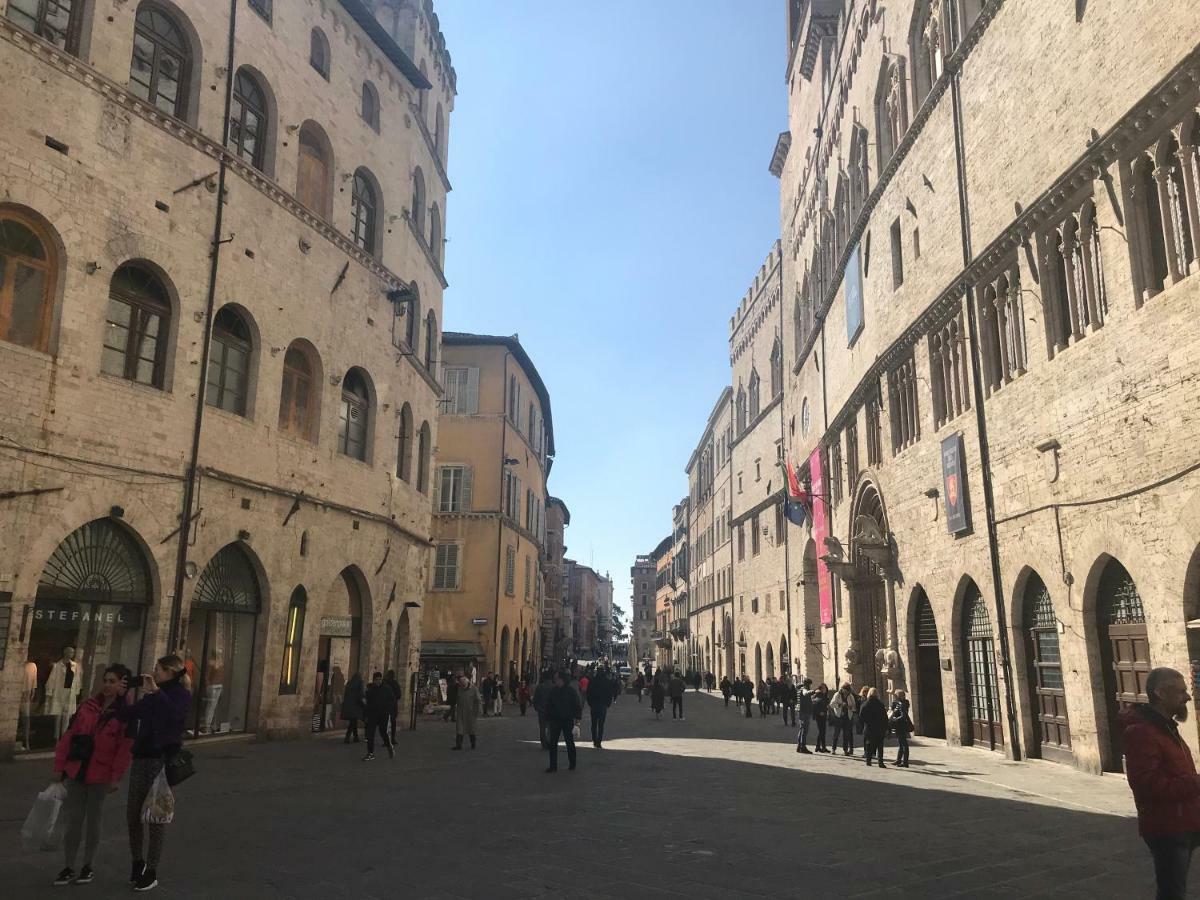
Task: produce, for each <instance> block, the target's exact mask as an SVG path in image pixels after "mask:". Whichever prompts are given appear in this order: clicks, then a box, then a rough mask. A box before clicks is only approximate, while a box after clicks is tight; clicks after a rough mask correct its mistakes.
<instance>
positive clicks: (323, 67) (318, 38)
mask: <svg viewBox="0 0 1200 900" xmlns="http://www.w3.org/2000/svg"><path fill="white" fill-rule="evenodd" d="M308 46H309V49H308V62H309V64H310V65H311V66H312V67H313V68H314V69H316V70H317V72H319V73H320V75H321V77H322V78H324V79H325V80H326V81H328V80H329V40H328V39H327V38H326V37H325V32H323V31H322V30H321V29H320V28H314V29H313V30H312V34H311V35H309V40H308Z"/></svg>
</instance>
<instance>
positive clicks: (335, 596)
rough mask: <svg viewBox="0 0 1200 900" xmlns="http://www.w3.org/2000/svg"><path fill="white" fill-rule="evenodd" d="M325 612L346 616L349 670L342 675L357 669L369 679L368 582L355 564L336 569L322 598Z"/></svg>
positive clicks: (370, 631) (369, 593) (369, 624)
mask: <svg viewBox="0 0 1200 900" xmlns="http://www.w3.org/2000/svg"><path fill="white" fill-rule="evenodd" d="M326 613H327V614H330V615H345V616H349V618H350V662H349V668H350V671H349V672H347V673H346V679H347V680H349V678H350V676H351V675H353V674H354V673H355V672H358V673H360V674H361V675H362V676H363V678H364V680H367V681H369V680H370V678H371V672H370V669H371V665H372V655H373V651H372V638H373V637H374V635H373V633H372V627H371V625H372V619H373V616H372V613H373V603H372V599H371V587H370V583H369V582H368V581H367V577H366V575H364V574H363V570H362V569H360V568H359V567H358V566H357V565H354V564H351V565H348V566H346V567H345V568H343V569H342V570H341V571H340V572H338V574H337V577H336V578H335V579H334V582H333V586H332V587H331V589H330V591H329V599H328V600H327V601H326Z"/></svg>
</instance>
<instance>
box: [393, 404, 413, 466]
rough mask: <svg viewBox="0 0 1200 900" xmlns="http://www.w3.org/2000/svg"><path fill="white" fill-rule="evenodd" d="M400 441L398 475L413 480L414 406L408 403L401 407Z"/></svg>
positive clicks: (397, 457)
mask: <svg viewBox="0 0 1200 900" xmlns="http://www.w3.org/2000/svg"><path fill="white" fill-rule="evenodd" d="M398 443H399V449H398V450H397V453H396V475H397V476H399V478H400V479H401V480H403V481H412V453H413V415H412V407H410V406H409V405H408V404H407V403H405V404H404V405H403V406H402V407H400V435H399V439H398Z"/></svg>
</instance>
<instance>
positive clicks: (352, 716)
mask: <svg viewBox="0 0 1200 900" xmlns="http://www.w3.org/2000/svg"><path fill="white" fill-rule="evenodd" d="M365 693H366V692H365V690H364V689H363V678H362V675H360V674H359V673H358V672H355V673H354V674H353V675H351V676H350V680H349V681H347V682H346V690H345V691H344V692H343V693H342V718H343V719H344V720H345V722H346V740H345V742H344V743H347V744H348V743H350V736H351V735H354V743H356V744H357V743H358V720H359V719H361V718H362V717H363V711H364V710H363V699H364V694H365Z"/></svg>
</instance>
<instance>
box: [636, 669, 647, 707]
mask: <svg viewBox="0 0 1200 900" xmlns="http://www.w3.org/2000/svg"><path fill="white" fill-rule="evenodd" d="M633 689H634V690H635V691H637V698H638V703H641V702H642V691H644V690H645V689H646V676H644V675H643V674H642V673H641V672H638V674H637V678H635V679H633Z"/></svg>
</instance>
